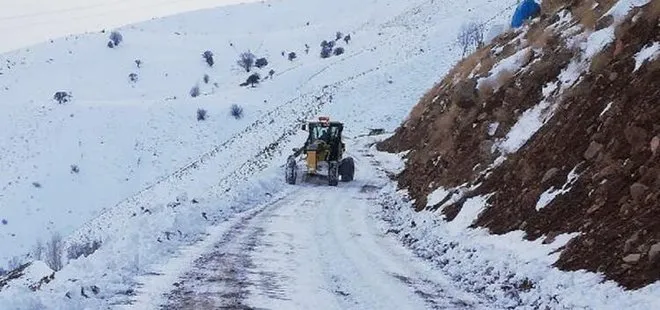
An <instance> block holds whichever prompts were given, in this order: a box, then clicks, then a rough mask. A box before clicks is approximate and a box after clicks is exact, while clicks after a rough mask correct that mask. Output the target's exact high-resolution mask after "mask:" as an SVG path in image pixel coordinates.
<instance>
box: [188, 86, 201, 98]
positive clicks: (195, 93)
mask: <svg viewBox="0 0 660 310" xmlns="http://www.w3.org/2000/svg"><path fill="white" fill-rule="evenodd" d="M199 95H200V91H199V86H198V85H195V86H193V88H191V89H190V97H193V98H197V96H199Z"/></svg>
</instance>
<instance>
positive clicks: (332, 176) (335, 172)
mask: <svg viewBox="0 0 660 310" xmlns="http://www.w3.org/2000/svg"><path fill="white" fill-rule="evenodd" d="M338 184H339V165H338V164H337V162H336V161H333V162H330V163H329V166H328V185H330V186H337V185H338Z"/></svg>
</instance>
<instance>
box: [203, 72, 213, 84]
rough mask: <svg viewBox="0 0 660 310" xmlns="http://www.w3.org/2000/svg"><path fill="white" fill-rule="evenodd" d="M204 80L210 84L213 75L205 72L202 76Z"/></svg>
mask: <svg viewBox="0 0 660 310" xmlns="http://www.w3.org/2000/svg"><path fill="white" fill-rule="evenodd" d="M202 81H204V84H208V83H209V81H211V77H210V76H209V75H208V74H204V78H202Z"/></svg>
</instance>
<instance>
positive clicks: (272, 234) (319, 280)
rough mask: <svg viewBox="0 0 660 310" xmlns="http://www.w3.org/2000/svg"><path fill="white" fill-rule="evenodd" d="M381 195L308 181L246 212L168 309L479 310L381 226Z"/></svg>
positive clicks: (355, 186) (178, 287) (186, 278)
mask: <svg viewBox="0 0 660 310" xmlns="http://www.w3.org/2000/svg"><path fill="white" fill-rule="evenodd" d="M375 189H376V187H375V186H373V185H371V184H367V183H365V182H360V181H356V182H354V183H350V184H340V186H339V187H336V188H333V187H328V186H326V185H309V184H307V185H300V186H299V187H297V188H294V189H292V191H291V192H290V193H288V194H287V195H286V196H284V197H280V198H277V199H275V200H274V201H273V202H272V203H269V204H266V205H264V206H262V207H259V208H255V209H254V210H251V211H250V212H248V213H245V214H243V215H242V216H241V218H240V219H239V220H237V221H235V222H234V223H233V225H231V226H230V227H228V229H226V231H225V232H224V233H223V234H222V235H221V237H220V238H219V239H218V240H216V241H215V242H214V244H213V245H212V246H210V247H208V251H207V252H205V253H204V254H202V255H201V256H200V257H198V258H197V259H196V260H195V261H194V264H193V267H192V269H191V270H189V271H187V272H184V273H183V276H182V277H180V278H179V279H178V281H177V282H176V283H174V285H173V286H172V288H173V290H172V291H171V292H170V293H168V294H167V304H166V306H164V308H165V309H219V308H220V309H225V308H227V309H243V308H245V309H253V308H257V309H464V308H468V309H472V308H475V307H476V308H479V304H480V302H479V299H478V298H476V297H475V296H473V295H470V294H468V293H465V292H462V291H460V290H458V289H457V288H455V287H454V286H453V285H452V284H451V281H450V279H448V278H447V277H446V276H445V275H444V274H442V273H441V272H439V271H437V270H434V268H433V267H431V266H430V265H429V263H428V262H425V261H422V260H420V259H419V258H417V257H415V256H414V255H413V254H412V253H411V252H410V251H409V250H407V249H405V248H404V247H403V246H402V245H401V244H400V243H398V242H396V241H395V240H394V239H392V238H389V236H387V235H386V234H385V232H383V231H382V230H381V229H380V228H379V223H378V220H377V219H376V218H375V217H374V216H373V214H374V211H375V210H374V209H373V208H377V206H375V202H374V201H375V197H374V196H375V195H376V191H375Z"/></svg>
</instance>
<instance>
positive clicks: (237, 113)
mask: <svg viewBox="0 0 660 310" xmlns="http://www.w3.org/2000/svg"><path fill="white" fill-rule="evenodd" d="M229 113H230V114H231V116H233V117H234V118H235V119H241V118H243V108H242V107H241V106H239V105H237V104H232V105H231V109H230V111H229Z"/></svg>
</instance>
